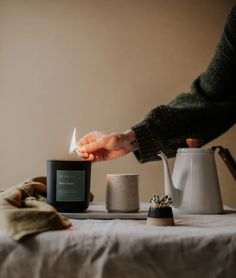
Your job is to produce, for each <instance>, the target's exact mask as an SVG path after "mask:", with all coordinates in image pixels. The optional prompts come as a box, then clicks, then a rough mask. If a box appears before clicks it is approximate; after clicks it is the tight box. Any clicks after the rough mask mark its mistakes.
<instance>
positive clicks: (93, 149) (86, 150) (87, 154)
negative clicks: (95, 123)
mask: <svg viewBox="0 0 236 278" xmlns="http://www.w3.org/2000/svg"><path fill="white" fill-rule="evenodd" d="M77 149H78V155H79V156H80V157H81V158H84V159H86V160H91V161H102V160H110V159H115V158H118V157H120V156H123V155H125V154H127V153H129V152H132V151H135V150H137V149H138V144H137V141H136V139H135V133H134V131H132V130H128V131H126V132H123V133H111V134H105V133H103V132H100V131H93V132H91V133H88V134H87V135H85V136H84V137H83V138H82V139H80V140H79V142H78V144H77Z"/></svg>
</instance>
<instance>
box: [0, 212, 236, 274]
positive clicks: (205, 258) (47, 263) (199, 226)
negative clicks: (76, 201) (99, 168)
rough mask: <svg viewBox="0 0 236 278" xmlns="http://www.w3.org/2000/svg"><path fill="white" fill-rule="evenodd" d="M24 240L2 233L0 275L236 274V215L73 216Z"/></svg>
mask: <svg viewBox="0 0 236 278" xmlns="http://www.w3.org/2000/svg"><path fill="white" fill-rule="evenodd" d="M72 222H73V224H74V226H73V228H72V229H69V230H63V231H53V232H45V233H41V234H38V235H35V236H31V237H29V238H26V239H24V240H23V241H22V242H14V241H13V240H11V239H10V238H9V237H8V236H7V235H5V234H3V233H0V277H1V278H14V277H17V278H28V277H30V278H33V277H37V278H39V277H42V278H47V277H56V278H60V277H63V278H72V277H79V278H83V277H95V278H97V277H105V278H106V277H108V278H116V277H117V278H123V277H129V278H139V277H145V278H152V277H153V278H157V277H165V278H166V277H171V278H173V277H181V278H184V277H187V278H194V277H196V278H199V277H201V278H203V277H207V278H211V277H212V278H215V277H224V278H225V277H226V278H228V277H232V278H235V277H236V213H235V212H231V211H226V213H225V214H224V215H176V216H175V222H176V226H175V227H152V226H146V225H145V221H144V220H91V219H89V220H72Z"/></svg>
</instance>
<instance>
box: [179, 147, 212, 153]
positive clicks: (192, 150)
mask: <svg viewBox="0 0 236 278" xmlns="http://www.w3.org/2000/svg"><path fill="white" fill-rule="evenodd" d="M177 153H213V150H212V149H204V148H179V149H178V150H177Z"/></svg>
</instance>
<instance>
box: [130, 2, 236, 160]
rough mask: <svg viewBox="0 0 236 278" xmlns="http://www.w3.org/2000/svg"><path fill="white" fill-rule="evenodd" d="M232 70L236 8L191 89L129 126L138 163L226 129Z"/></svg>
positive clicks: (234, 115) (235, 116) (235, 106)
mask: <svg viewBox="0 0 236 278" xmlns="http://www.w3.org/2000/svg"><path fill="white" fill-rule="evenodd" d="M235 73H236V7H234V8H233V9H232V11H231V13H230V15H229V17H228V20H227V23H226V25H225V32H224V34H223V36H222V39H221V41H220V43H219V45H218V47H217V50H216V53H215V55H214V57H213V59H212V61H211V63H210V65H209V66H208V69H207V71H206V72H205V73H203V74H202V75H201V76H200V77H198V78H197V79H196V80H195V81H194V82H193V85H192V87H191V92H190V93H186V94H181V95H180V96H178V97H177V98H176V99H175V100H173V101H172V102H171V103H169V104H168V105H162V106H159V107H157V108H155V109H154V110H152V111H151V112H150V113H149V114H148V115H147V117H146V118H145V120H144V121H143V122H141V123H140V124H138V125H136V126H134V127H132V129H133V131H134V132H135V134H136V138H137V141H138V144H139V151H138V152H135V155H136V157H137V158H138V159H139V160H140V161H141V162H146V161H151V160H156V159H158V157H157V155H156V153H157V152H158V151H159V150H162V151H163V152H165V154H166V155H167V156H168V157H171V156H174V155H175V153H176V150H177V148H179V147H186V138H193V137H194V138H199V139H202V140H203V142H204V143H207V142H209V141H210V140H212V139H214V138H216V137H217V136H219V135H220V134H222V133H223V132H225V131H226V130H227V129H229V128H230V127H231V126H232V125H233V124H234V123H235V120H236V94H235V92H236V80H235V77H236V76H235Z"/></svg>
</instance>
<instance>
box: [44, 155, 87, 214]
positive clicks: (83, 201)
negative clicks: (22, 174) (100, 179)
mask: <svg viewBox="0 0 236 278" xmlns="http://www.w3.org/2000/svg"><path fill="white" fill-rule="evenodd" d="M90 176H91V162H90V161H78V160H77V161H76V160H48V161H47V200H48V203H49V204H51V205H53V206H54V207H55V208H56V209H57V210H58V211H61V212H81V211H85V210H86V209H87V208H88V206H89V194H90Z"/></svg>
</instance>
